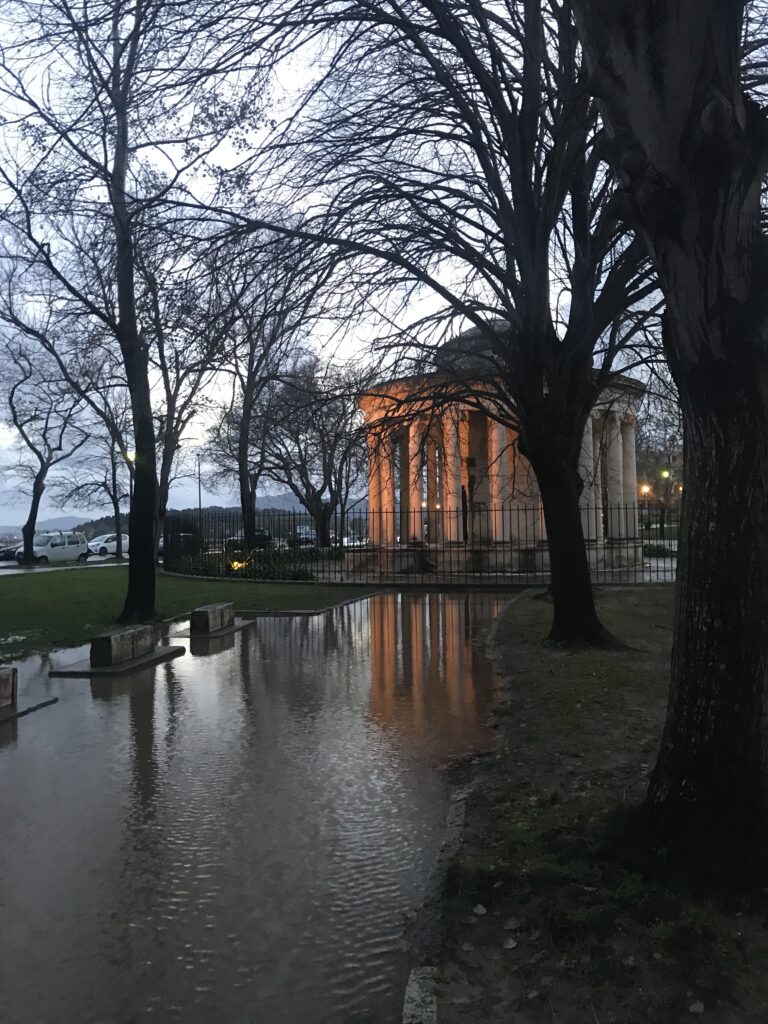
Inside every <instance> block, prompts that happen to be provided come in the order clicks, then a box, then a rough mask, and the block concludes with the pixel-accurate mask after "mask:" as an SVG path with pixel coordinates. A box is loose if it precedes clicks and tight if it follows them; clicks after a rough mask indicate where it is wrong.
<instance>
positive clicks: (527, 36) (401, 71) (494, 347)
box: [252, 0, 657, 644]
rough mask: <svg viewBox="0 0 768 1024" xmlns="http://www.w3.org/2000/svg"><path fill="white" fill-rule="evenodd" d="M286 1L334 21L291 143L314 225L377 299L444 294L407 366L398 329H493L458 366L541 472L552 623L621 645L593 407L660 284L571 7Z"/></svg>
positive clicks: (288, 134)
mask: <svg viewBox="0 0 768 1024" xmlns="http://www.w3.org/2000/svg"><path fill="white" fill-rule="evenodd" d="M269 14H270V15H271V16H272V17H273V18H274V20H275V22H279V19H280V17H281V16H282V17H283V18H285V19H290V18H291V17H293V18H294V19H295V22H299V21H301V22H302V24H304V25H305V26H306V25H308V26H310V28H309V31H311V32H324V33H325V38H326V40H327V42H328V46H329V49H330V56H329V58H328V64H329V70H328V71H327V73H326V75H325V77H324V78H323V79H322V81H320V82H317V83H314V84H313V88H312V91H311V94H310V96H309V97H308V98H307V100H306V101H305V103H304V105H303V108H302V109H301V110H300V111H299V112H298V113H297V114H296V116H294V117H293V118H292V119H291V121H290V123H289V124H288V125H287V127H286V128H285V129H284V131H283V133H282V134H281V135H280V136H279V138H278V139H277V140H276V141H275V143H274V147H273V152H274V153H275V154H276V155H277V158H278V159H279V160H280V161H282V162H283V163H284V162H285V160H286V159H288V158H289V157H292V158H293V161H294V167H295V171H294V173H293V174H292V175H284V174H283V175H282V176H281V183H282V182H284V181H286V180H287V182H288V183H293V182H298V183H299V185H298V186H297V187H296V189H295V190H294V192H293V194H292V198H293V199H294V201H296V202H301V203H302V205H303V206H304V207H305V208H307V209H308V210H309V211H311V214H312V215H311V216H308V217H307V219H306V220H305V222H304V225H303V228H302V230H301V232H300V236H301V237H307V238H318V239H321V240H324V241H326V242H327V244H332V245H336V246H338V247H339V248H341V249H342V250H343V251H344V252H346V253H348V254H349V255H350V256H351V257H355V270H356V272H357V274H358V277H359V279H361V280H363V281H364V282H365V283H366V286H367V287H368V289H369V291H370V293H371V294H374V293H375V291H376V289H377V288H378V291H379V294H381V293H383V292H390V293H394V294H398V295H399V296H400V301H401V302H402V303H407V302H408V300H409V299H410V298H412V297H413V293H414V292H418V290H419V289H422V290H424V289H428V290H429V291H430V292H431V294H432V296H433V302H432V306H431V309H430V311H429V312H428V313H427V314H426V315H425V316H423V317H422V318H420V320H419V322H418V323H415V322H411V323H409V324H408V325H407V328H408V329H407V330H406V331H405V332H404V333H399V334H398V332H395V335H394V337H393V335H392V333H391V332H389V333H388V337H387V338H386V339H385V340H384V342H383V345H382V347H383V350H384V354H385V355H389V356H390V359H389V363H390V365H391V364H392V362H393V360H392V358H391V355H392V352H393V344H394V349H395V353H397V352H401V353H402V352H403V351H405V352H406V353H407V356H408V357H409V358H410V357H411V356H412V355H413V354H414V352H416V354H418V352H419V349H420V350H421V353H422V355H424V354H426V351H427V350H429V351H434V345H435V343H436V341H437V340H439V339H440V338H444V337H445V336H446V334H448V335H450V334H451V333H453V334H457V333H459V331H461V330H463V329H465V328H466V327H471V328H474V329H476V332H477V334H478V335H479V337H480V338H481V339H483V344H481V345H478V346H476V347H475V352H474V357H475V358H474V361H473V364H472V366H471V367H470V368H469V369H467V365H466V363H462V361H461V360H456V361H454V362H453V364H446V363H443V365H442V369H443V370H444V372H445V374H446V376H448V377H450V376H452V379H450V380H448V384H449V385H450V389H449V393H450V394H451V395H452V396H453V397H455V396H456V393H457V389H461V388H463V389H464V393H465V395H466V397H467V400H468V401H470V402H472V401H477V402H478V403H479V404H482V405H483V406H484V407H486V408H487V407H488V406H490V407H491V409H492V410H493V412H492V415H494V416H495V417H496V418H497V419H498V420H499V421H501V422H503V423H505V424H507V425H509V426H511V427H512V428H513V429H514V430H515V431H516V432H517V434H518V439H519V440H518V444H519V449H520V451H521V453H522V454H523V455H525V456H526V457H527V459H528V460H529V461H530V463H531V465H532V466H533V469H534V471H535V473H536V476H537V479H538V483H539V487H540V491H541V495H542V500H543V505H544V512H545V517H546V525H547V536H548V543H549V550H550V563H551V572H552V592H553V596H554V622H553V626H552V631H551V634H550V636H551V638H552V639H553V640H555V641H558V642H562V643H576V644H578V643H583V642H585V641H586V642H590V643H610V642H612V638H611V637H610V636H609V635H608V634H607V632H606V631H605V630H604V628H603V627H602V625H601V623H600V622H599V620H598V618H597V614H596V611H595V607H594V601H593V597H592V590H591V584H590V576H589V565H588V560H587V555H586V549H585V544H584V537H583V534H582V526H581V518H580V515H579V495H580V492H581V489H582V486H583V481H582V480H581V479H580V476H579V471H578V458H579V451H580V447H581V439H582V434H583V430H584V425H585V423H586V420H587V417H588V415H589V412H590V409H591V408H592V407H593V405H594V404H595V401H596V399H597V397H598V395H599V394H600V393H601V391H602V390H603V389H604V388H606V387H607V386H609V385H610V383H611V381H612V379H613V374H614V372H615V371H616V370H617V369H619V368H624V369H626V367H627V364H628V362H631V360H627V359H626V358H625V357H622V356H621V353H622V352H623V351H627V349H628V346H631V344H632V341H633V339H634V337H635V335H636V332H637V331H638V329H639V325H640V324H641V323H642V320H643V317H644V316H645V315H647V313H648V311H649V309H651V308H652V307H653V306H654V305H656V303H657V296H656V293H655V283H654V281H653V279H652V276H651V275H650V273H649V268H648V266H647V263H646V262H645V257H644V254H643V251H642V248H641V246H640V245H639V244H638V243H636V242H635V241H634V240H633V239H632V237H631V236H630V235H627V234H626V232H625V231H624V229H623V228H621V227H620V226H619V225H618V224H617V222H616V219H615V216H614V201H613V197H614V192H615V183H614V180H613V178H612V176H611V174H610V172H609V171H608V170H607V168H606V166H605V164H604V163H603V161H602V159H601V138H602V133H601V129H600V123H599V118H598V111H597V106H596V104H595V103H594V102H593V101H592V100H591V99H590V96H589V93H588V89H587V75H586V70H585V68H584V66H583V62H582V57H581V52H580V50H579V47H578V43H577V39H576V35H575V29H574V26H573V23H572V20H571V15H570V5H569V4H568V3H561V2H559V0H546V2H544V3H542V2H541V0H502V2H499V3H497V4H493V5H487V4H477V3H474V2H472V0H459V2H455V0H451V2H449V0H397V2H395V0H392V2H390V0H377V2H373V0H354V2H352V3H349V4H346V5H344V6H343V7H341V6H339V5H337V4H334V3H331V2H325V0H285V2H284V3H282V4H271V5H269ZM282 190H283V193H285V192H286V187H285V186H283V189H282ZM252 222H253V223H255V224H256V225H257V226H262V225H263V224H264V220H263V219H260V218H257V217H253V218H252ZM430 327H431V328H432V331H431V332H430ZM620 363H622V364H623V366H622V367H620V366H619V364H620ZM478 380H479V381H480V386H479V388H478V387H476V385H477V382H478Z"/></svg>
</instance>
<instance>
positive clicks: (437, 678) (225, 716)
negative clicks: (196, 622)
mask: <svg viewBox="0 0 768 1024" xmlns="http://www.w3.org/2000/svg"><path fill="white" fill-rule="evenodd" d="M500 604H501V602H500V601H496V602H495V603H494V602H493V601H490V602H489V600H488V599H487V598H485V599H483V600H481V601H474V600H471V599H469V600H468V599H465V598H464V597H463V596H461V595H452V596H450V597H443V596H441V595H414V596H408V597H397V596H395V595H381V596H379V597H376V598H373V599H371V600H370V601H364V602H361V603H359V604H357V605H355V606H350V607H347V608H346V609H341V610H338V611H337V612H334V613H332V614H330V615H328V616H325V617H323V616H317V617H308V616H302V617H298V616H297V617H288V618H285V619H269V620H262V621H261V622H260V623H259V624H257V626H256V627H255V628H253V629H251V630H249V631H247V632H244V633H241V634H239V635H238V636H237V637H236V640H235V644H234V646H233V648H232V649H230V650H228V651H225V652H223V653H222V654H217V655H213V656H211V657H206V658H201V659H196V658H193V657H192V656H191V655H186V656H185V657H184V658H181V659H178V660H177V661H174V662H172V663H168V664H166V665H164V666H160V667H159V668H156V669H153V670H151V672H150V673H149V674H147V673H142V674H141V678H138V677H137V679H135V680H133V681H131V680H128V681H126V683H125V684H123V685H121V686H119V687H112V685H111V684H110V686H109V687H104V686H97V685H94V686H92V687H91V686H89V685H88V684H86V683H79V682H71V681H66V682H65V683H62V684H59V683H57V684H56V686H61V685H66V686H67V687H68V690H67V700H66V701H62V703H61V704H60V705H59V706H58V708H59V711H58V714H57V715H56V716H49V717H48V719H43V718H42V716H41V717H40V718H39V720H35V721H34V722H32V720H30V724H28V725H26V726H25V728H24V729H23V730H21V731H19V733H18V737H17V739H16V740H15V741H14V742H13V743H7V744H6V745H3V744H2V742H1V741H2V737H1V736H0V773H2V778H3V782H4V786H3V790H2V792H1V793H0V820H3V822H4V823H5V822H9V823H10V824H9V827H8V828H7V830H6V831H7V835H5V836H4V847H5V851H6V856H7V858H8V860H9V862H12V863H14V864H15V865H16V867H15V870H14V872H13V877H12V885H8V881H9V879H8V878H5V879H3V880H2V881H0V902H1V903H2V906H3V922H4V927H3V929H2V931H1V932H0V989H1V990H3V992H4V1004H3V1022H4V1024H17V1022H18V1024H21V1022H24V1024H26V1022H28V1021H31V1020H34V1021H41V1022H45V1021H51V1022H54V1021H55V1022H56V1024H67V1022H68V1021H73V1022H74V1021H77V1024H87V1022H90V1021H104V1020H114V1021H116V1022H119V1024H127V1022H129V1021H131V1022H132V1021H134V1020H136V1019H138V1018H140V1017H141V1016H142V1015H144V1014H146V1015H148V1016H152V1017H155V1018H157V1019H159V1020H163V1021H184V1022H185V1024H196V1022H198V1021H199V1022H203V1021H204V1022H206V1024H208V1022H216V1021H222V1022H230V1021H239V1020H245V1019H247V1020H249V1021H254V1022H256V1024H259V1022H262V1021H263V1022H267V1021H268V1022H269V1024H283V1022H286V1024H287V1022H291V1024H293V1022H295V1021H301V1022H302V1024H325V1022H326V1021H327V1022H331V1021H332V1022H334V1024H339V1022H340V1021H344V1022H347V1021H350V1022H351V1021H367V1022H372V1024H379V1022H381V1024H389V1022H391V1021H394V1020H396V1019H397V1017H398V1014H399V1008H400V1006H401V1002H402V994H403V989H404V985H405V978H406V974H407V962H406V956H405V948H404V940H403V916H404V914H405V913H406V912H407V911H409V910H411V909H412V908H414V907H415V906H416V905H417V904H418V902H419V899H420V896H421V894H422V892H423V891H424V887H425V885H426V881H427V878H428V874H429V872H430V870H431V866H432V864H433V862H434V858H435V856H436V853H437V850H438V848H439V844H440V841H441V838H442V829H443V825H444V820H445V814H446V809H447V793H446V787H445V783H444V781H443V779H442V777H441V775H440V773H439V772H437V771H436V770H435V769H436V766H437V765H438V764H439V763H440V762H441V761H442V760H444V759H445V758H446V757H449V756H451V755H454V754H458V753H461V752H463V751H466V750H468V749H471V748H472V747H476V746H481V745H485V746H487V745H488V744H489V742H490V739H489V734H488V733H487V731H486V730H485V728H484V727H483V725H482V723H483V722H484V721H485V719H486V717H487V711H488V708H489V705H490V703H491V701H492V699H493V691H494V681H493V679H492V677H491V675H490V672H489V670H488V667H487V665H485V663H484V662H483V661H482V660H481V658H480V656H479V654H478V648H477V646H476V645H475V644H474V643H473V641H474V639H475V637H476V633H477V630H478V629H479V628H480V627H481V626H482V625H483V623H487V622H488V621H490V619H491V618H492V616H493V614H494V613H495V612H496V611H497V610H498V608H499V606H500ZM414 638H420V640H419V643H418V644H416V643H415V641H414ZM22 671H23V672H24V671H27V670H26V669H24V667H22ZM35 672H36V673H37V674H35ZM25 686H26V688H27V693H29V694H33V695H34V694H36V692H40V691H41V690H42V689H45V691H46V692H53V690H52V687H54V684H52V683H50V682H48V680H47V678H46V677H45V675H44V666H43V667H40V666H39V665H37V667H36V668H34V670H33V669H32V668H30V669H29V671H28V674H27V676H26V678H25ZM93 709H96V710H97V711H98V714H93V713H91V712H92V710H93ZM32 726H34V727H32ZM9 794H11V795H12V798H11V797H9ZM30 976H33V977H35V979H36V982H37V983H36V984H35V985H34V986H30V985H28V984H26V982H25V981H24V979H25V978H28V977H30Z"/></svg>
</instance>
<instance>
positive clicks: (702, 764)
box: [646, 389, 768, 861]
mask: <svg viewBox="0 0 768 1024" xmlns="http://www.w3.org/2000/svg"><path fill="white" fill-rule="evenodd" d="M756 390H757V389H756ZM761 405H762V406H764V405H765V400H764V399H761V398H759V397H758V396H757V395H756V394H754V393H753V394H751V395H749V394H743V395H741V396H737V395H736V394H734V393H733V392H731V394H730V395H728V392H727V389H724V391H723V393H722V398H721V401H720V403H719V407H717V408H712V406H708V405H707V403H700V402H696V404H695V407H694V404H693V403H692V402H691V401H687V402H685V404H684V423H685V436H686V442H685V465H684V490H683V513H682V516H681V536H680V541H679V544H678V549H679V556H678V584H677V594H676V604H675V641H674V647H673V653H672V679H673V685H672V689H671V692H670V699H669V706H668V711H667V721H666V725H665V728H664V735H663V739H662V744H661V752H660V755H659V760H658V763H657V765H656V768H655V770H654V773H653V778H652V782H651V786H650V790H649V793H648V797H647V801H646V810H647V812H648V816H649V819H650V823H651V825H652V827H653V828H654V830H655V831H657V832H658V833H660V834H661V835H663V836H664V837H665V838H666V839H667V840H672V841H673V842H674V841H675V840H677V841H682V842H684V844H685V846H686V847H687V848H688V849H689V850H690V849H693V850H696V847H697V844H698V845H699V848H700V850H701V853H702V854H704V853H705V852H706V854H707V855H709V856H710V857H711V858H712V859H713V860H718V859H720V860H721V859H722V856H723V855H722V851H718V849H717V846H718V845H719V844H720V843H721V842H722V843H724V844H725V845H726V846H727V847H728V848H729V849H730V850H731V854H728V853H726V854H725V855H724V856H725V860H726V861H727V860H728V859H730V857H731V855H732V851H733V849H734V848H735V849H737V850H739V851H740V852H741V853H742V854H743V855H744V856H745V857H749V855H750V851H752V852H753V854H754V856H755V857H760V858H762V857H763V855H764V851H765V843H766V839H768V716H767V715H766V707H768V685H767V682H768V679H767V676H768V657H767V652H768V617H767V616H766V608H768V572H767V571H766V569H767V568H768V557H767V556H768V528H767V524H766V509H768V430H767V429H766V422H768V420H766V410H764V411H763V413H762V415H761V414H760V407H761Z"/></svg>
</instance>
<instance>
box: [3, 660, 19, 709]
mask: <svg viewBox="0 0 768 1024" xmlns="http://www.w3.org/2000/svg"><path fill="white" fill-rule="evenodd" d="M18 682H19V672H18V669H15V668H12V667H11V666H10V665H0V708H8V707H13V706H14V705H15V703H16V691H17V688H18Z"/></svg>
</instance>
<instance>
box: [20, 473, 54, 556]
mask: <svg viewBox="0 0 768 1024" xmlns="http://www.w3.org/2000/svg"><path fill="white" fill-rule="evenodd" d="M47 473H48V470H47V468H41V469H39V470H38V471H37V473H36V475H35V479H34V482H33V484H32V502H31V504H30V506H29V515H28V516H27V521H26V523H24V525H23V526H22V528H21V536H22V537H23V538H24V556H23V559H22V561H23V563H24V565H34V562H35V556H34V553H33V543H34V539H35V529H36V527H37V513H38V511H39V509H40V501H41V500H42V497H43V491H44V490H45V478H46V476H47Z"/></svg>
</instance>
